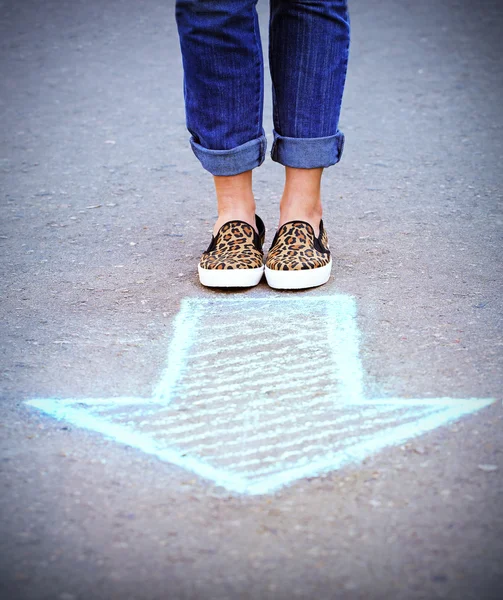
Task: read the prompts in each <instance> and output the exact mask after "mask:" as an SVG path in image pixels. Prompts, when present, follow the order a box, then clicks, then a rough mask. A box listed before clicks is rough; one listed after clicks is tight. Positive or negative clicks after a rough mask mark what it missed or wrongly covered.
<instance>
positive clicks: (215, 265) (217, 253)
mask: <svg viewBox="0 0 503 600" xmlns="http://www.w3.org/2000/svg"><path fill="white" fill-rule="evenodd" d="M257 223H258V219H257ZM258 224H259V223H258ZM260 224H261V223H260ZM260 224H259V230H260V229H261V228H260ZM264 234H265V230H264V229H263V227H262V231H261V235H258V234H257V233H256V231H255V230H254V229H253V227H252V226H251V225H249V224H248V223H245V222H244V221H229V222H228V223H225V224H224V225H222V227H221V228H220V229H219V231H218V233H217V235H216V236H215V237H213V239H212V240H211V244H210V245H209V247H208V249H207V250H206V252H204V253H203V255H202V257H201V261H200V263H199V264H200V266H201V268H203V269H219V270H222V269H256V268H258V267H262V266H263V264H264V253H263V251H262V245H263V243H264Z"/></svg>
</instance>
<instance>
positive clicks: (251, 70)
mask: <svg viewBox="0 0 503 600" xmlns="http://www.w3.org/2000/svg"><path fill="white" fill-rule="evenodd" d="M256 2H257V0H177V5H176V17H177V25H178V31H179V35H180V46H181V50H182V60H183V67H184V91H185V107H186V117H187V127H188V129H189V131H190V133H191V134H192V137H191V146H192V149H193V151H194V153H195V155H196V156H197V158H198V159H199V160H200V161H201V163H202V165H203V167H204V168H205V169H206V170H208V171H209V172H210V173H212V174H213V175H214V183H215V189H216V195H217V203H218V220H217V222H216V224H215V228H214V232H215V233H216V232H217V231H218V229H219V228H220V226H221V225H223V223H225V222H226V221H229V220H232V219H241V220H244V221H246V222H248V223H252V224H253V226H255V218H254V215H255V201H254V198H253V193H252V185H251V184H252V177H251V170H252V169H253V168H254V167H257V166H258V165H260V164H261V163H262V162H263V160H264V156H265V149H266V140H265V136H264V131H263V129H262V112H263V87H264V84H263V59H262V46H261V42H260V35H259V27H258V17H257V13H256V9H255V5H256Z"/></svg>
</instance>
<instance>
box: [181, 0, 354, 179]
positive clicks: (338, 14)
mask: <svg viewBox="0 0 503 600" xmlns="http://www.w3.org/2000/svg"><path fill="white" fill-rule="evenodd" d="M256 4H257V0H177V2H176V20H177V25H178V33H179V36H180V46H181V50H182V61H183V68H184V94H185V110H186V117H187V128H188V130H189V132H190V133H191V136H192V137H191V140H190V142H191V145H192V149H193V150H194V153H195V155H196V156H197V158H198V159H199V160H200V162H201V164H202V166H203V167H204V168H205V169H206V170H208V171H209V172H210V173H212V174H213V175H236V174H238V173H242V172H244V171H248V170H250V169H253V168H255V167H257V166H259V165H260V164H262V162H263V161H264V158H265V152H266V138H265V134H264V129H263V127H262V114H263V96H264V65H263V57H262V46H261V41H260V33H259V25H258V18H257V12H256ZM348 52H349V16H348V10H347V0H270V20H269V66H270V70H271V78H272V85H273V90H272V92H273V120H274V132H273V133H274V143H273V147H272V150H271V157H272V159H273V160H274V161H276V162H279V163H281V164H283V165H285V166H289V167H298V168H305V169H309V168H316V167H328V166H330V165H333V164H335V163H337V162H338V161H339V160H340V157H341V154H342V149H343V144H344V135H343V134H342V132H341V131H339V129H338V123H339V114H340V109H341V101H342V93H343V90H344V83H345V79H346V70H347V62H348Z"/></svg>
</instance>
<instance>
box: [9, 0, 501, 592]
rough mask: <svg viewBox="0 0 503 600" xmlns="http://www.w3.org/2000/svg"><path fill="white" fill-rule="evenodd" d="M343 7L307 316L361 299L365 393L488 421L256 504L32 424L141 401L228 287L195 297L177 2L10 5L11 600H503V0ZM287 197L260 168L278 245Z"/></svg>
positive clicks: (207, 197) (207, 198)
mask: <svg viewBox="0 0 503 600" xmlns="http://www.w3.org/2000/svg"><path fill="white" fill-rule="evenodd" d="M351 8H352V12H351V18H352V28H353V42H352V49H351V58H350V68H349V73H348V82H347V89H346V95H345V99H344V105H343V113H342V121H341V128H342V129H343V131H344V132H345V134H346V148H345V155H344V158H343V161H342V162H341V163H340V164H339V165H337V166H336V167H334V168H332V169H329V170H327V171H326V173H325V176H324V188H323V193H324V206H325V217H324V218H325V223H326V226H327V229H328V231H329V234H330V241H331V246H332V248H333V250H334V259H335V265H334V275H333V277H332V279H331V280H330V282H329V283H328V284H327V285H326V286H324V288H320V289H319V290H318V289H317V290H312V291H309V292H299V293H297V294H296V296H298V295H299V294H310V295H313V294H324V295H326V294H327V293H346V294H350V295H352V296H353V297H355V298H356V299H357V302H358V309H359V315H358V324H359V327H360V330H361V332H362V343H363V347H362V353H361V358H362V361H363V364H364V366H365V369H366V373H367V379H366V386H367V390H368V393H369V394H374V395H379V396H386V395H396V396H404V397H407V396H410V397H436V396H452V397H459V398H468V397H492V398H494V399H495V400H496V402H495V403H494V405H492V406H491V407H489V408H487V409H485V410H483V411H482V412H480V413H478V414H476V415H473V416H471V417H468V418H464V419H462V420H461V421H459V422H457V423H455V424H453V425H451V426H448V427H443V428H440V429H438V430H436V431H433V432H431V433H429V434H427V435H425V436H422V437H421V438H420V439H418V440H415V441H414V442H411V443H410V444H405V445H403V446H401V447H396V448H391V449H388V450H386V451H383V452H381V453H379V454H377V455H375V456H373V457H372V458H370V459H368V460H366V461H365V462H364V463H363V464H361V465H358V466H354V467H350V468H349V467H348V468H345V469H342V470H340V471H335V472H332V473H329V474H326V475H324V476H322V477H317V478H312V479H307V480H302V481H300V482H298V483H296V484H293V485H292V486H290V487H287V488H284V489H282V490H281V491H279V492H277V493H276V494H274V495H270V496H259V497H246V496H239V495H233V494H229V493H228V492H226V491H225V490H223V489H222V488H219V487H216V486H214V485H212V484H211V483H209V482H207V481H204V480H202V479H199V478H197V477H194V476H192V475H191V474H190V473H187V472H185V471H183V470H181V469H179V468H176V467H173V466H172V465H170V464H168V463H164V462H161V461H159V460H157V459H154V458H152V457H149V456H147V455H144V454H142V453H140V452H137V451H135V450H133V449H131V448H128V447H125V446H123V445H121V444H117V443H114V442H112V441H109V440H106V439H104V438H102V437H101V436H100V435H98V434H95V433H91V432H88V431H84V430H80V429H78V428H73V427H69V426H67V425H65V423H64V422H57V421H54V420H51V419H50V418H48V417H45V416H43V415H42V414H41V413H38V412H37V411H35V410H33V409H30V408H29V407H27V406H26V405H25V404H24V403H23V400H25V399H28V398H32V397H77V398H78V397H93V396H116V395H122V396H126V395H138V396H148V395H149V394H150V392H151V390H152V386H153V384H154V383H155V382H156V380H157V377H158V376H159V373H160V371H161V370H162V367H163V365H164V361H165V358H166V349H167V344H168V341H169V339H170V334H171V331H172V330H171V327H172V321H173V317H174V315H175V314H176V313H177V311H178V309H179V306H180V301H181V299H182V298H184V297H187V296H205V297H208V296H212V297H215V298H219V297H222V296H223V295H227V294H229V293H230V292H220V291H210V290H207V289H203V288H202V287H201V286H200V285H199V283H198V279H197V272H196V266H197V261H198V258H199V255H200V252H201V251H202V250H203V249H205V247H206V246H207V244H208V242H209V238H210V230H211V228H212V224H213V220H214V219H215V216H216V215H215V204H214V200H213V196H212V182H211V177H210V176H209V175H208V174H207V173H206V172H204V171H203V170H202V169H201V167H200V166H199V164H198V162H197V161H196V159H195V157H194V156H193V155H192V152H191V150H190V148H189V145H188V134H187V132H186V131H185V125H184V108H183V97H182V72H181V61H180V54H179V47H178V39H177V34H176V28H175V23H174V2H173V0H171V1H164V2H161V1H160V0H143V1H142V2H135V1H134V0H108V1H107V2H101V1H99V0H86V1H83V0H74V1H70V0H67V1H63V0H47V1H46V2H38V1H36V0H24V1H18V2H14V1H13V0H6V1H3V2H0V44H1V48H2V50H1V55H0V61H1V80H0V86H1V95H0V102H1V104H0V139H1V150H0V172H1V188H2V189H1V202H2V221H1V231H0V242H1V248H2V261H1V268H2V277H1V282H2V317H3V318H2V322H1V349H2V353H1V362H2V391H1V399H2V402H1V406H0V421H1V422H0V465H1V467H0V468H1V472H0V473H1V474H0V485H1V492H0V516H1V530H0V533H1V535H0V596H1V597H2V598H5V599H8V600H42V599H43V600H82V599H92V600H94V599H96V600H100V599H103V600H105V599H106V600H114V599H119V598H120V599H121V600H158V599H159V600H160V599H163V600H164V599H169V600H175V599H176V600H188V599H190V600H193V599H194V600H195V599H201V600H210V599H215V600H216V599H218V600H227V599H229V600H236V599H239V600H241V599H243V600H245V599H246V600H248V599H249V600H252V599H253V600H259V599H260V600H262V599H264V600H267V599H271V600H276V599H278V600H283V599H290V598H304V599H313V600H325V599H327V600H328V599H337V600H346V599H347V600H353V599H354V600H356V599H360V598H361V599H370V600H374V599H375V600H377V599H387V600H390V599H400V600H401V599H404V600H405V599H407V600H415V599H428V600H429V599H435V598H448V599H453V600H454V599H462V600H465V599H466V600H468V599H474V600H489V599H496V598H498V599H499V598H501V597H502V593H501V589H502V588H503V572H502V566H501V556H502V554H503V496H502V483H503V478H502V473H503V454H502V453H503V444H502V431H501V430H502V405H501V401H502V389H503V386H502V383H503V382H502V373H503V369H502V351H501V350H502V336H501V331H502V322H501V308H502V299H501V296H502V289H501V281H502V277H501V275H502V273H501V248H502V240H503V229H502V223H503V216H502V203H501V190H502V175H501V172H502V169H501V164H502V159H503V137H502V135H501V133H502V114H501V98H502V97H503V94H502V92H503V72H502V71H503V69H502V59H501V57H502V55H503V54H502V51H503V48H502V37H501V31H502V27H503V18H502V17H503V15H502V12H503V11H502V9H501V3H500V2H497V1H491V0H482V1H481V2H478V3H475V4H474V3H470V2H468V1H461V0H457V1H456V0H442V1H439V0H424V1H423V2H413V1H412V0H383V1H381V2H372V1H371V0H360V1H356V0H355V1H354V2H353V3H352V6H351ZM259 10H260V14H261V21H262V24H263V26H264V27H263V33H264V43H266V39H265V35H266V23H267V3H266V2H265V1H264V0H261V2H259ZM265 127H266V129H267V131H268V133H270V132H271V130H272V122H271V103H270V98H269V94H267V96H266V110H265ZM282 177H283V172H282V168H281V167H280V166H279V165H277V164H275V163H272V161H271V160H270V159H268V160H267V161H266V163H265V164H264V165H263V166H262V167H261V168H260V169H258V170H257V171H256V174H255V190H256V193H257V201H258V212H259V214H260V215H261V216H262V217H263V218H264V220H265V222H266V224H267V226H268V233H267V243H269V242H270V240H271V239H272V235H273V233H274V229H275V224H276V220H277V215H278V201H279V197H280V195H281V186H282ZM241 293H243V294H246V295H251V296H263V295H268V296H269V295H271V294H274V293H277V292H273V291H272V290H270V289H268V288H267V286H266V285H265V284H264V283H262V284H260V285H259V286H258V287H257V288H254V289H252V290H248V291H245V292H241ZM285 293H289V292H285ZM278 344H281V336H279V337H278ZM229 351H230V352H231V351H232V349H229ZM487 464H489V465H495V466H496V467H498V469H496V470H489V471H488V470H483V469H481V468H480V467H479V465H487Z"/></svg>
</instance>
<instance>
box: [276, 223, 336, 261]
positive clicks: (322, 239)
mask: <svg viewBox="0 0 503 600" xmlns="http://www.w3.org/2000/svg"><path fill="white" fill-rule="evenodd" d="M329 262H330V250H329V246H328V236H327V232H326V231H325V229H324V227H323V222H321V223H320V235H319V236H318V238H317V239H316V237H315V235H314V230H313V228H312V227H311V225H310V224H309V223H306V222H305V221H290V222H289V223H285V224H284V225H282V226H281V227H280V228H279V229H278V231H277V232H276V235H275V236H274V240H273V242H272V244H271V248H270V250H269V254H268V255H267V260H266V263H265V265H266V267H267V268H269V269H272V270H275V271H300V270H304V269H317V268H318V267H324V266H325V265H327V264H328V263H329Z"/></svg>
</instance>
